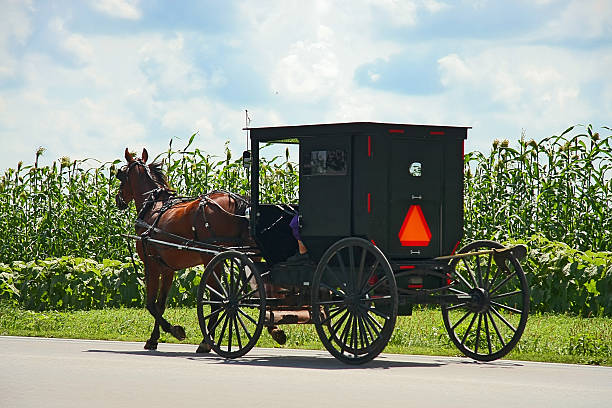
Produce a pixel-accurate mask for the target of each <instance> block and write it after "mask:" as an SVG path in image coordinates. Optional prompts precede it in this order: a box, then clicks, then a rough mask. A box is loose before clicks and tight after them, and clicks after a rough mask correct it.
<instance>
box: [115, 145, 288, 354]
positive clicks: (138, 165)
mask: <svg viewBox="0 0 612 408" xmlns="http://www.w3.org/2000/svg"><path fill="white" fill-rule="evenodd" d="M148 158H149V154H148V152H147V150H146V149H143V151H142V156H141V158H137V157H133V156H132V154H130V152H129V150H128V149H127V148H126V149H125V160H126V161H127V164H125V165H124V166H123V167H121V168H120V169H119V170H118V171H117V173H116V177H117V178H118V179H119V181H120V182H121V183H120V185H119V190H118V191H117V194H116V196H115V201H116V204H117V207H118V208H119V209H120V210H125V209H126V208H128V206H129V203H130V202H131V201H134V203H135V205H136V211H137V212H138V216H137V219H136V225H135V228H136V234H137V235H139V236H140V237H141V238H143V237H144V238H145V239H140V240H138V241H137V242H136V251H137V253H138V256H139V257H140V259H141V260H142V262H143V264H144V270H145V291H146V309H147V310H148V311H149V313H150V314H151V315H152V316H153V318H154V319H155V323H154V326H153V331H152V332H151V336H150V338H149V339H148V340H147V341H146V343H145V345H144V348H145V349H146V350H156V349H157V345H158V340H159V337H160V327H161V329H162V330H164V331H165V332H166V333H170V334H171V335H172V336H174V337H175V338H177V339H178V340H184V339H185V338H186V333H185V329H184V328H183V327H182V326H179V325H176V326H175V325H172V324H170V323H169V322H168V321H167V320H166V319H165V318H164V317H163V315H164V311H165V308H166V300H167V298H168V292H169V291H170V288H171V286H172V281H173V279H174V273H175V271H177V270H179V269H185V268H190V267H193V266H196V265H207V264H208V263H209V262H210V261H211V259H212V258H213V255H212V254H208V253H201V252H196V251H182V250H179V249H175V248H172V247H169V246H163V245H159V244H154V243H151V242H148V240H147V239H146V238H153V239H158V240H164V241H166V242H177V241H183V242H178V243H184V242H187V241H196V242H197V241H200V242H202V241H207V240H208V241H209V242H210V241H211V240H214V242H215V243H216V244H218V245H221V246H231V245H233V244H235V243H236V242H243V243H252V239H251V237H250V235H249V230H248V221H247V218H246V217H245V216H244V214H245V210H246V208H247V207H248V204H249V203H248V202H247V201H246V200H245V199H244V198H242V197H240V196H238V195H236V194H232V193H228V192H219V191H218V192H213V193H209V194H206V195H204V196H201V197H198V198H185V197H177V196H176V192H175V191H174V190H173V189H172V188H170V186H169V185H168V182H167V179H166V177H165V175H164V174H163V172H162V171H161V163H159V162H154V163H151V164H147V160H148ZM211 284H212V282H211ZM212 324H214V321H213V320H212V319H211V321H210V323H209V325H212ZM267 328H268V332H269V333H270V334H271V335H272V338H273V339H274V340H275V341H277V342H278V343H280V344H284V342H286V340H287V338H286V336H285V333H284V332H283V331H282V330H280V329H278V328H277V327H276V326H267ZM210 350H211V347H210V345H209V344H208V343H206V341H205V340H202V342H201V343H200V344H199V346H198V348H197V350H196V352H197V353H208V352H210Z"/></svg>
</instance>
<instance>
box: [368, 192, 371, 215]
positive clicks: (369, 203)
mask: <svg viewBox="0 0 612 408" xmlns="http://www.w3.org/2000/svg"><path fill="white" fill-rule="evenodd" d="M371 199H372V194H370V193H368V212H370V211H372V205H371V204H372V203H371Z"/></svg>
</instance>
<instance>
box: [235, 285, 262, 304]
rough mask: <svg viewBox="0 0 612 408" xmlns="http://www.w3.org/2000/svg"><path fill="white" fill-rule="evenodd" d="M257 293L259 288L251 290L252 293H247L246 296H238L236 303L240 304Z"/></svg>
mask: <svg viewBox="0 0 612 408" xmlns="http://www.w3.org/2000/svg"><path fill="white" fill-rule="evenodd" d="M257 292H259V288H257V289H253V290H252V291H250V292H249V293H247V294H246V295H243V296H240V297H239V298H238V302H240V301H241V300H244V299H246V298H250V297H251V296H253V295H254V294H255V293H257Z"/></svg>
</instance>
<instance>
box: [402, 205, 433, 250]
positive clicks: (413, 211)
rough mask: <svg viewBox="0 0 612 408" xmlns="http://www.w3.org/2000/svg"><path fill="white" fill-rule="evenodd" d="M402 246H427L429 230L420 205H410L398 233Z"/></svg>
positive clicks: (429, 238)
mask: <svg viewBox="0 0 612 408" xmlns="http://www.w3.org/2000/svg"><path fill="white" fill-rule="evenodd" d="M398 237H399V240H400V242H401V243H402V246H427V245H429V242H430V241H431V231H430V230H429V225H427V221H425V216H424V215H423V210H421V206H420V205H411V206H410V209H409V210H408V213H407V214H406V218H404V222H403V224H402V228H401V229H400V231H399V234H398Z"/></svg>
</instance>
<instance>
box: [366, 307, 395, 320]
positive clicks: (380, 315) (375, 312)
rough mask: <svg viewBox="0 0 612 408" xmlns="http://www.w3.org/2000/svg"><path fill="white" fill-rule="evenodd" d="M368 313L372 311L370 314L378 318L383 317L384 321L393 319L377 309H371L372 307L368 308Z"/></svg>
mask: <svg viewBox="0 0 612 408" xmlns="http://www.w3.org/2000/svg"><path fill="white" fill-rule="evenodd" d="M368 311H370V312H372V313H374V314H375V315H377V316H379V317H382V318H383V319H385V320H389V319H390V318H391V317H390V316H387V315H386V314H384V313H383V312H381V311H380V310H376V309H374V308H371V307H370V308H368Z"/></svg>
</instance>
